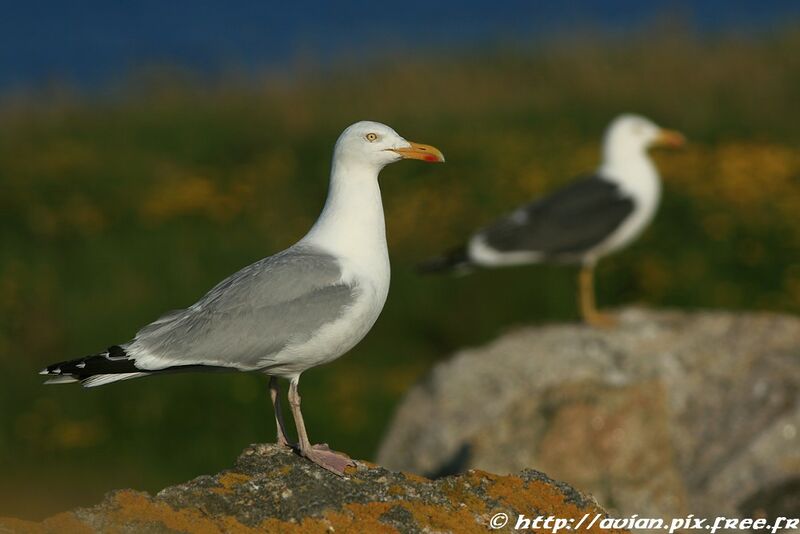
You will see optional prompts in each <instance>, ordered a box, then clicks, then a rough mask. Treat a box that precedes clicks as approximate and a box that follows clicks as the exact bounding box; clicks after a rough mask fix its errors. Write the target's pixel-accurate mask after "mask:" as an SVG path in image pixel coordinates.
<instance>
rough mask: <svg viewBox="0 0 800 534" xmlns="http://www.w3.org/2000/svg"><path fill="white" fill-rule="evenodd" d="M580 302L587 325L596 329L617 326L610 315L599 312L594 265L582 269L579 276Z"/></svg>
mask: <svg viewBox="0 0 800 534" xmlns="http://www.w3.org/2000/svg"><path fill="white" fill-rule="evenodd" d="M578 285H579V286H580V287H579V291H578V301H579V304H580V308H581V316H582V317H583V320H584V321H585V322H586V324H588V325H591V326H594V327H596V328H611V327H613V326H614V325H616V324H617V322H616V320H615V319H614V318H613V317H611V316H610V315H607V314H604V313H601V312H599V311H597V307H596V305H595V301H594V265H584V266H583V267H581V272H580V275H579V276H578Z"/></svg>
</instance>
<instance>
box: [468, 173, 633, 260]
mask: <svg viewBox="0 0 800 534" xmlns="http://www.w3.org/2000/svg"><path fill="white" fill-rule="evenodd" d="M634 207H635V206H634V201H633V199H632V198H631V197H630V196H627V195H625V193H624V192H623V191H622V190H620V188H619V187H618V186H617V185H616V184H615V183H613V182H611V181H609V180H606V179H603V178H602V177H601V176H600V175H596V174H595V175H589V176H585V177H582V178H579V179H577V180H576V181H574V182H571V183H570V184H568V185H566V186H565V187H563V188H561V189H559V190H557V191H556V192H554V193H552V194H550V195H549V196H547V197H545V198H542V199H540V200H537V201H536V202H533V203H531V204H528V205H526V206H523V207H521V208H519V209H518V210H516V211H515V212H514V213H511V214H509V215H507V216H505V217H503V218H502V219H500V220H498V221H496V222H495V223H493V224H491V225H489V226H487V227H485V228H484V229H483V230H481V231H480V232H478V235H479V236H482V237H483V238H484V239H485V241H486V244H487V245H489V246H490V247H491V248H493V249H495V250H497V251H500V252H513V251H532V252H539V253H541V254H543V255H544V256H545V257H550V258H555V259H559V258H564V259H567V258H575V257H576V256H580V255H581V254H582V253H584V252H586V251H588V250H590V249H592V248H593V247H595V246H597V245H598V244H600V243H602V242H603V240H605V239H606V238H607V237H608V236H609V235H610V234H611V233H613V232H614V230H616V229H617V228H618V227H619V226H620V224H622V222H623V221H624V220H625V219H626V218H627V217H628V216H630V214H631V213H632V212H633V210H634Z"/></svg>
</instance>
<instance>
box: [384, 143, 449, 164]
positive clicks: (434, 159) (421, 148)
mask: <svg viewBox="0 0 800 534" xmlns="http://www.w3.org/2000/svg"><path fill="white" fill-rule="evenodd" d="M409 144H410V145H411V146H409V147H407V148H391V149H389V150H391V151H392V152H397V153H398V154H400V157H402V158H403V159H419V160H422V161H427V162H428V163H444V154H442V153H441V151H440V150H439V149H438V148H436V147H434V146H431V145H423V144H422V143H412V142H411V141H409Z"/></svg>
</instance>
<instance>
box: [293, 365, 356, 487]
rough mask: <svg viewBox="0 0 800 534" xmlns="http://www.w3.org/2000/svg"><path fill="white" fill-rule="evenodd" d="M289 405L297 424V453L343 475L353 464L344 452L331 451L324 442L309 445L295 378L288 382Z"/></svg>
mask: <svg viewBox="0 0 800 534" xmlns="http://www.w3.org/2000/svg"><path fill="white" fill-rule="evenodd" d="M289 405H290V406H291V407H292V415H293V416H294V423H295V425H296V426H297V439H298V440H299V442H300V443H299V444H298V445H299V451H298V452H299V453H300V455H301V456H303V457H305V458H308V459H309V460H311V461H312V462H314V463H315V464H317V465H318V466H320V467H322V468H324V469H327V470H328V471H330V472H332V473H335V474H337V475H339V476H344V470H345V468H347V467H349V466H355V465H356V464H355V462H353V460H351V459H350V457H349V456H347V455H346V454H343V453H340V452H336V451H332V450H331V449H330V448H329V447H328V446H327V445H326V444H324V443H323V444H321V445H311V442H310V441H308V434H307V433H306V425H305V423H304V422H303V414H302V413H301V412H300V394H299V393H298V392H297V379H294V380H292V381H291V382H290V383H289Z"/></svg>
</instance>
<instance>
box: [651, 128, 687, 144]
mask: <svg viewBox="0 0 800 534" xmlns="http://www.w3.org/2000/svg"><path fill="white" fill-rule="evenodd" d="M685 144H686V138H685V137H684V136H683V134H682V133H680V132H676V131H675V130H661V131H660V132H659V133H658V137H656V140H655V143H654V145H655V146H666V147H672V148H678V147H682V146H683V145H685Z"/></svg>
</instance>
